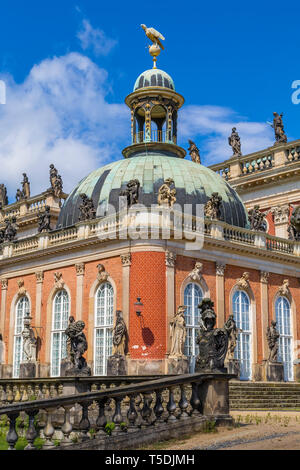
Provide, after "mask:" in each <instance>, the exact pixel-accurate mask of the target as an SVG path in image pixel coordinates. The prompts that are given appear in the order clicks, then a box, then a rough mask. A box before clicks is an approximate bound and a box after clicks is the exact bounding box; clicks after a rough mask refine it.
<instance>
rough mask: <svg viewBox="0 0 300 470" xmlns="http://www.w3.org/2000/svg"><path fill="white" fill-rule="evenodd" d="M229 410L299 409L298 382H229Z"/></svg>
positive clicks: (299, 391) (299, 385)
mask: <svg viewBox="0 0 300 470" xmlns="http://www.w3.org/2000/svg"><path fill="white" fill-rule="evenodd" d="M229 403H230V409H231V410H246V409H248V410H258V409H262V410H264V409H265V410H280V409H285V408H291V409H298V410H299V411H300V383H291V382H289V383H286V382H281V383H278V382H276V383H275V382H239V381H231V382H229Z"/></svg>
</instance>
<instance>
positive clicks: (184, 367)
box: [168, 356, 189, 374]
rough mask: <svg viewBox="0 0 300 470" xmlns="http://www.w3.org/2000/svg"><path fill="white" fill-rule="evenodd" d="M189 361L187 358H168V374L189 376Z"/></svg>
mask: <svg viewBox="0 0 300 470" xmlns="http://www.w3.org/2000/svg"><path fill="white" fill-rule="evenodd" d="M188 372H189V360H188V358H187V357H185V356H182V357H176V356H169V357H168V374H188Z"/></svg>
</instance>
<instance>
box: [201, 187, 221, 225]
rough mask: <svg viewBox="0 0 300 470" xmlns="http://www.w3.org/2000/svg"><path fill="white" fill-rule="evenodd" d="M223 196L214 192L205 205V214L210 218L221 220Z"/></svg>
mask: <svg viewBox="0 0 300 470" xmlns="http://www.w3.org/2000/svg"><path fill="white" fill-rule="evenodd" d="M221 206H222V196H220V195H219V193H212V195H211V197H210V198H209V200H208V201H207V203H206V204H205V206H204V215H205V217H207V218H208V219H215V220H221Z"/></svg>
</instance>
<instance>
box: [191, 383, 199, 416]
mask: <svg viewBox="0 0 300 470" xmlns="http://www.w3.org/2000/svg"><path fill="white" fill-rule="evenodd" d="M198 385H199V384H198V383H196V382H192V396H191V401H190V403H191V405H192V408H193V411H192V414H194V415H197V414H200V411H199V408H200V399H199V394H198Z"/></svg>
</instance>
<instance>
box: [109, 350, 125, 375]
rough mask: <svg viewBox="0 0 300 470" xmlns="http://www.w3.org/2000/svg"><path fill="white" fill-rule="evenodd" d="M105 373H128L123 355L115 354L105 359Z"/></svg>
mask: <svg viewBox="0 0 300 470" xmlns="http://www.w3.org/2000/svg"><path fill="white" fill-rule="evenodd" d="M107 375H128V371H127V361H126V357H125V356H121V355H120V354H115V355H114V356H110V357H109V358H108V359H107Z"/></svg>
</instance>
